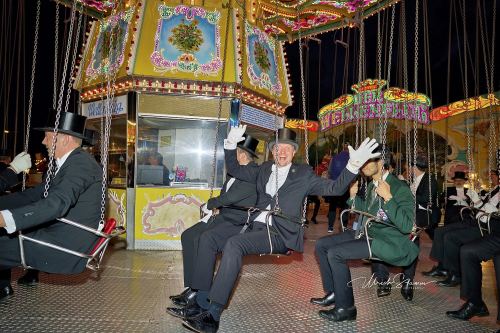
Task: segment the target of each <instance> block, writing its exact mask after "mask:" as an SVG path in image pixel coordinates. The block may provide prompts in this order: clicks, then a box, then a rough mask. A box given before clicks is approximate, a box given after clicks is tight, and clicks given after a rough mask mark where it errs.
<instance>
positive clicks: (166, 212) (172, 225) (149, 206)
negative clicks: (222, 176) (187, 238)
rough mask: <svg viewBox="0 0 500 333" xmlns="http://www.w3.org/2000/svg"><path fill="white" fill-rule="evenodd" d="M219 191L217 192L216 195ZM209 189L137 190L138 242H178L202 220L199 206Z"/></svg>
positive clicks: (136, 223)
mask: <svg viewBox="0 0 500 333" xmlns="http://www.w3.org/2000/svg"><path fill="white" fill-rule="evenodd" d="M217 195H219V191H214V196H217ZM209 196H210V190H209V189H206V190H198V189H173V188H172V189H170V188H137V189H136V192H135V199H136V201H135V239H136V240H179V239H180V235H181V233H182V232H183V231H184V230H186V229H187V228H189V227H191V226H192V225H194V224H196V223H197V222H198V220H199V218H200V217H199V212H200V210H199V207H200V205H201V204H202V203H204V202H206V201H207V200H208V199H209Z"/></svg>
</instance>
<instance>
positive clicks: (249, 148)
mask: <svg viewBox="0 0 500 333" xmlns="http://www.w3.org/2000/svg"><path fill="white" fill-rule="evenodd" d="M243 136H244V137H245V140H244V141H241V142H240V143H238V145H237V146H238V148H240V149H243V150H244V151H246V152H248V153H250V155H252V156H253V157H255V158H257V157H258V156H257V154H256V153H255V150H256V149H257V146H258V145H259V140H257V139H255V138H253V137H251V136H250V135H248V134H245V135H243Z"/></svg>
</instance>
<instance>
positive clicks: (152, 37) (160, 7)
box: [133, 0, 235, 82]
mask: <svg viewBox="0 0 500 333" xmlns="http://www.w3.org/2000/svg"><path fill="white" fill-rule="evenodd" d="M228 16H229V20H230V22H229V23H230V25H229V31H228V36H227V40H228V45H227V51H226V52H227V59H226V61H225V66H226V68H225V76H224V81H225V82H235V59H234V44H233V39H234V37H233V31H232V29H231V26H232V17H233V16H232V15H231V14H230V13H228V10H227V9H223V8H221V7H220V6H218V7H207V6H205V7H203V8H202V7H195V6H193V7H191V6H185V5H180V4H179V2H178V1H160V0H151V1H147V2H146V4H145V11H144V15H143V18H142V28H141V33H140V38H139V41H138V45H137V53H136V56H135V62H134V67H133V74H134V75H139V76H154V77H164V78H177V79H180V80H196V81H215V82H219V81H220V80H221V74H222V62H221V61H220V59H224V58H225V57H224V48H225V45H224V40H225V39H226V22H227V19H228ZM185 34H189V39H188V40H187V38H184V37H183V38H181V36H182V35H185ZM217 55H219V57H217Z"/></svg>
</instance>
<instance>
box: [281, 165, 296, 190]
mask: <svg viewBox="0 0 500 333" xmlns="http://www.w3.org/2000/svg"><path fill="white" fill-rule="evenodd" d="M297 175H298V172H297V164H294V163H292V166H291V167H290V170H289V171H288V176H287V177H286V179H285V182H284V183H283V185H282V186H281V187H280V189H279V190H278V193H279V194H281V193H283V191H286V188H287V187H288V186H290V184H292V183H293V182H294V180H295V178H297Z"/></svg>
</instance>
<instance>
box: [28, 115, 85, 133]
mask: <svg viewBox="0 0 500 333" xmlns="http://www.w3.org/2000/svg"><path fill="white" fill-rule="evenodd" d="M56 115H57V113H56V111H54V110H52V109H51V110H49V117H48V119H47V122H46V123H45V126H44V127H37V128H34V130H37V131H43V132H50V131H53V130H54V124H55V123H56ZM86 120H87V117H85V116H81V115H79V114H76V113H71V112H61V117H60V118H59V126H58V128H59V130H58V132H59V133H64V134H68V135H71V136H75V137H77V138H80V139H85V134H84V131H85V121H86Z"/></svg>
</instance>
